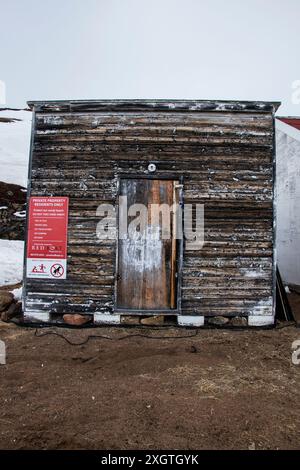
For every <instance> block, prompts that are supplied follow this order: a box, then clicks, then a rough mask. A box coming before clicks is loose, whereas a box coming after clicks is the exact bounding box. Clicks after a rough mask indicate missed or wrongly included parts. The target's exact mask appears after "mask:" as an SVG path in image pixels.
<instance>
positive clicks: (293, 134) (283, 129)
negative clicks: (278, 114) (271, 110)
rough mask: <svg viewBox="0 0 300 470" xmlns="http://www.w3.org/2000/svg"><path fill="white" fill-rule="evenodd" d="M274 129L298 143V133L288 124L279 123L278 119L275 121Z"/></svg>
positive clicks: (299, 133)
mask: <svg viewBox="0 0 300 470" xmlns="http://www.w3.org/2000/svg"><path fill="white" fill-rule="evenodd" d="M275 129H276V131H281V132H283V133H284V134H286V135H288V136H289V137H291V138H292V139H295V140H298V141H299V142H300V131H299V130H298V129H296V128H295V127H293V126H291V125H290V124H286V123H285V122H282V121H280V120H279V119H278V118H276V119H275Z"/></svg>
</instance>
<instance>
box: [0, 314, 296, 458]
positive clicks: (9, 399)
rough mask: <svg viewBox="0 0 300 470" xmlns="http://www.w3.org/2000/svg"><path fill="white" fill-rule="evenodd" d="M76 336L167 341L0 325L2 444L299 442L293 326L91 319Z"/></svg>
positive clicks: (282, 445) (269, 445)
mask: <svg viewBox="0 0 300 470" xmlns="http://www.w3.org/2000/svg"><path fill="white" fill-rule="evenodd" d="M49 331H56V332H59V333H62V334H64V335H66V336H67V337H68V338H69V339H70V340H72V341H77V342H81V341H83V340H84V339H86V338H87V336H88V335H90V334H95V335H97V334H98V335H99V334H101V335H107V336H109V337H111V338H114V339H117V338H119V337H121V336H124V335H133V334H136V333H138V332H140V333H142V334H146V335H151V336H158V335H171V336H174V339H168V340H161V339H156V340H151V339H146V338H142V337H130V336H129V337H128V338H127V339H124V340H123V341H109V340H105V339H91V340H90V341H89V342H88V343H87V344H86V345H83V346H77V347H76V346H71V345H69V344H67V343H66V342H65V341H64V340H63V339H62V338H60V337H57V336H44V337H41V338H37V337H35V336H34V330H33V329H29V328H21V327H17V326H14V325H11V324H4V323H2V324H1V326H0V338H1V339H2V340H4V341H5V343H6V345H7V364H6V365H2V366H0V377H1V379H0V392H1V402H0V430H1V440H0V442H1V444H0V446H1V448H9V449H84V448H86V449H97V448H99V449H137V448H143V449H159V448H164V449H182V448H186V449H208V448H209V449H254V448H256V449H299V448H300V439H299V438H300V387H299V384H300V365H299V366H296V365H293V364H292V362H291V345H292V342H293V341H294V340H296V339H300V330H299V329H297V328H295V327H294V326H289V327H286V328H282V329H276V330H260V331H257V330H255V331H253V330H251V331H249V330H244V331H228V330H227V331H224V330H221V329H217V330H200V331H199V333H198V335H197V336H196V337H193V338H188V339H175V337H176V336H178V335H193V334H194V330H185V329H177V328H174V329H161V330H153V329H141V328H138V329H136V328H127V329H125V328H97V329H81V330H78V329H76V330H75V329H59V328H50V329H42V330H39V334H45V333H47V332H49Z"/></svg>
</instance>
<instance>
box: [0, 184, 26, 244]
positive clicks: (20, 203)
mask: <svg viewBox="0 0 300 470" xmlns="http://www.w3.org/2000/svg"><path fill="white" fill-rule="evenodd" d="M0 207H2V209H0V237H1V238H4V239H9V240H24V232H25V217H24V216H23V217H21V216H20V215H25V210H26V191H25V189H24V188H22V186H18V185H17V184H8V183H3V182H1V181H0Z"/></svg>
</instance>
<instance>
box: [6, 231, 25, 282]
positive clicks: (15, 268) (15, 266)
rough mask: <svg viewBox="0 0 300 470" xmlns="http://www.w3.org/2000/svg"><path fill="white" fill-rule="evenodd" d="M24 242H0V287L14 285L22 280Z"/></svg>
mask: <svg viewBox="0 0 300 470" xmlns="http://www.w3.org/2000/svg"><path fill="white" fill-rule="evenodd" d="M23 257H24V242H23V241H19V240H0V266H1V269H0V286H3V285H4V286H5V285H9V284H16V283H17V282H20V281H21V280H22V278H23Z"/></svg>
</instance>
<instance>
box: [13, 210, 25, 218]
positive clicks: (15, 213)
mask: <svg viewBox="0 0 300 470" xmlns="http://www.w3.org/2000/svg"><path fill="white" fill-rule="evenodd" d="M14 215H15V216H16V217H26V211H21V212H14Z"/></svg>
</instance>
